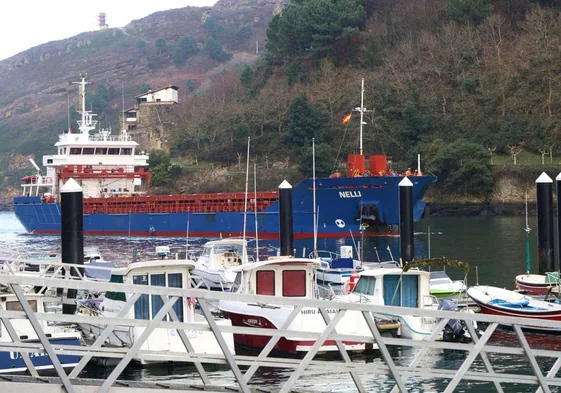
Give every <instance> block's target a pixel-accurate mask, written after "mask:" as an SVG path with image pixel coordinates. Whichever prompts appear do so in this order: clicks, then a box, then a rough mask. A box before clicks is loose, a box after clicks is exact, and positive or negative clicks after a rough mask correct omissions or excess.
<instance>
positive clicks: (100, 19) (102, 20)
mask: <svg viewBox="0 0 561 393" xmlns="http://www.w3.org/2000/svg"><path fill="white" fill-rule="evenodd" d="M97 25H98V26H99V30H103V29H107V28H108V27H109V26H107V23H105V12H100V13H99V14H97Z"/></svg>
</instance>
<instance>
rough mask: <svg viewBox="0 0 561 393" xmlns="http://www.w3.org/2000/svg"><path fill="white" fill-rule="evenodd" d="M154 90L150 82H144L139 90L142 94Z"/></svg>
mask: <svg viewBox="0 0 561 393" xmlns="http://www.w3.org/2000/svg"><path fill="white" fill-rule="evenodd" d="M150 90H152V87H150V85H149V84H148V83H143V84H141V85H140V87H139V88H138V92H139V93H140V94H144V93H146V92H148V91H150Z"/></svg>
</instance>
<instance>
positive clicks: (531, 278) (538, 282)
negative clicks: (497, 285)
mask: <svg viewBox="0 0 561 393" xmlns="http://www.w3.org/2000/svg"><path fill="white" fill-rule="evenodd" d="M559 284H560V283H559V272H549V273H546V274H530V273H525V274H519V275H518V276H516V287H517V288H518V290H519V291H520V292H524V293H526V294H528V295H532V296H544V295H547V294H548V292H550V291H551V289H552V288H554V287H557V286H559Z"/></svg>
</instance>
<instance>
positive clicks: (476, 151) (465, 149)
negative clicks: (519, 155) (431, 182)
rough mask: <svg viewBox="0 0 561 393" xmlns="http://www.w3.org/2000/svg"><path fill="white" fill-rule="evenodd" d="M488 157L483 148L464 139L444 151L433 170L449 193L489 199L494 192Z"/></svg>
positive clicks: (437, 155)
mask: <svg viewBox="0 0 561 393" xmlns="http://www.w3.org/2000/svg"><path fill="white" fill-rule="evenodd" d="M487 157H488V156H487V152H486V151H485V149H484V148H483V146H481V145H479V144H477V143H473V142H470V141H467V140H465V139H460V140H457V141H456V142H453V143H450V144H448V145H445V146H443V147H442V148H440V149H439V150H438V152H437V153H436V155H435V157H434V158H433V159H432V160H431V161H430V162H429V169H430V171H431V172H432V173H434V174H435V175H436V176H438V179H439V181H441V182H442V184H443V186H444V189H445V190H447V191H448V192H451V193H454V194H468V195H474V196H483V197H487V196H488V195H490V194H491V192H492V191H493V178H492V176H491V171H490V169H489V164H488V158H487Z"/></svg>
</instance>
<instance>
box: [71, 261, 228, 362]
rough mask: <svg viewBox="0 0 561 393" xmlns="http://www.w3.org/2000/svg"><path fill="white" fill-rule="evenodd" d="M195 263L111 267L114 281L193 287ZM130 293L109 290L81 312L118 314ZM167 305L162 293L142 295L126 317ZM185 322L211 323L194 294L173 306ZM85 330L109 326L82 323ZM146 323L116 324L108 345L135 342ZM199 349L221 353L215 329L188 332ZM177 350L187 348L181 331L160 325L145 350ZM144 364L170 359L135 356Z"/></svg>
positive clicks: (93, 333)
mask: <svg viewBox="0 0 561 393" xmlns="http://www.w3.org/2000/svg"><path fill="white" fill-rule="evenodd" d="M194 266H195V263H194V262H193V261H191V260H167V259H157V260H152V261H145V262H135V263H131V264H129V265H128V266H127V267H124V268H118V269H114V270H112V271H111V282H114V283H125V284H138V285H150V286H167V287H173V288H190V287H191V277H190V271H191V270H192V269H193V267H194ZM129 297H130V294H127V293H124V292H107V293H105V297H104V299H103V301H102V302H101V304H99V306H98V307H95V308H92V307H80V308H79V310H78V312H79V313H81V314H85V315H100V316H104V317H116V316H117V315H118V314H119V312H120V311H121V309H122V308H123V307H124V306H125V304H126V301H127V299H128V298H129ZM162 306H163V301H162V300H161V298H160V297H159V296H149V295H141V298H140V299H139V300H138V301H137V302H136V303H135V305H134V307H133V308H131V310H129V312H128V314H127V315H126V316H125V318H129V319H143V320H150V319H152V318H153V317H154V316H155V315H156V313H157V312H158V310H159V309H160V308H161V307H162ZM173 310H174V311H175V313H176V314H177V316H178V318H179V319H180V321H181V322H193V323H197V324H200V325H201V328H206V327H208V323H207V322H206V320H205V319H204V317H203V316H202V315H199V314H197V313H195V302H194V301H193V300H192V299H190V298H182V299H180V300H178V301H177V302H176V303H175V305H174V306H173ZM216 323H217V324H218V325H226V326H231V323H230V321H229V320H226V319H219V320H217V321H216ZM79 326H80V328H81V330H82V331H83V332H84V335H85V337H86V338H87V339H92V340H94V339H96V338H97V337H99V336H100V335H101V333H102V332H103V331H104V330H105V328H106V325H103V324H93V323H81V324H80V325H79ZM144 330H145V328H144V327H130V326H124V325H119V326H116V327H115V329H114V330H113V332H112V333H111V335H110V336H109V338H108V339H107V343H108V345H115V346H132V345H133V343H134V342H135V341H136V340H138V338H139V337H140V335H141V334H142V333H143V332H144ZM186 334H187V337H188V338H189V339H190V342H191V344H192V345H193V348H194V350H195V352H197V353H203V354H214V355H220V354H222V351H221V349H220V347H219V345H218V342H217V341H216V338H215V337H214V335H213V333H212V332H211V331H208V330H207V331H205V330H193V331H187V332H186ZM224 339H225V340H226V342H227V344H228V346H229V348H230V350H231V351H232V352H233V348H234V344H233V340H232V335H231V334H224ZM143 349H145V350H153V351H154V350H156V351H174V352H177V351H179V352H186V349H185V347H184V345H183V343H182V342H181V339H180V337H179V335H178V334H177V331H176V330H175V329H166V328H156V329H155V330H154V331H153V332H152V334H151V335H150V336H149V338H148V339H147V340H146V342H145V343H144V344H143V345H142V347H141V350H143ZM133 360H135V361H136V362H138V363H140V364H147V363H159V362H163V363H165V362H167V360H166V358H165V356H163V357H162V360H161V361H155V360H153V359H151V360H147V359H144V358H143V356H142V354H138V355H136V357H135V358H134V359H133Z"/></svg>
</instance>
